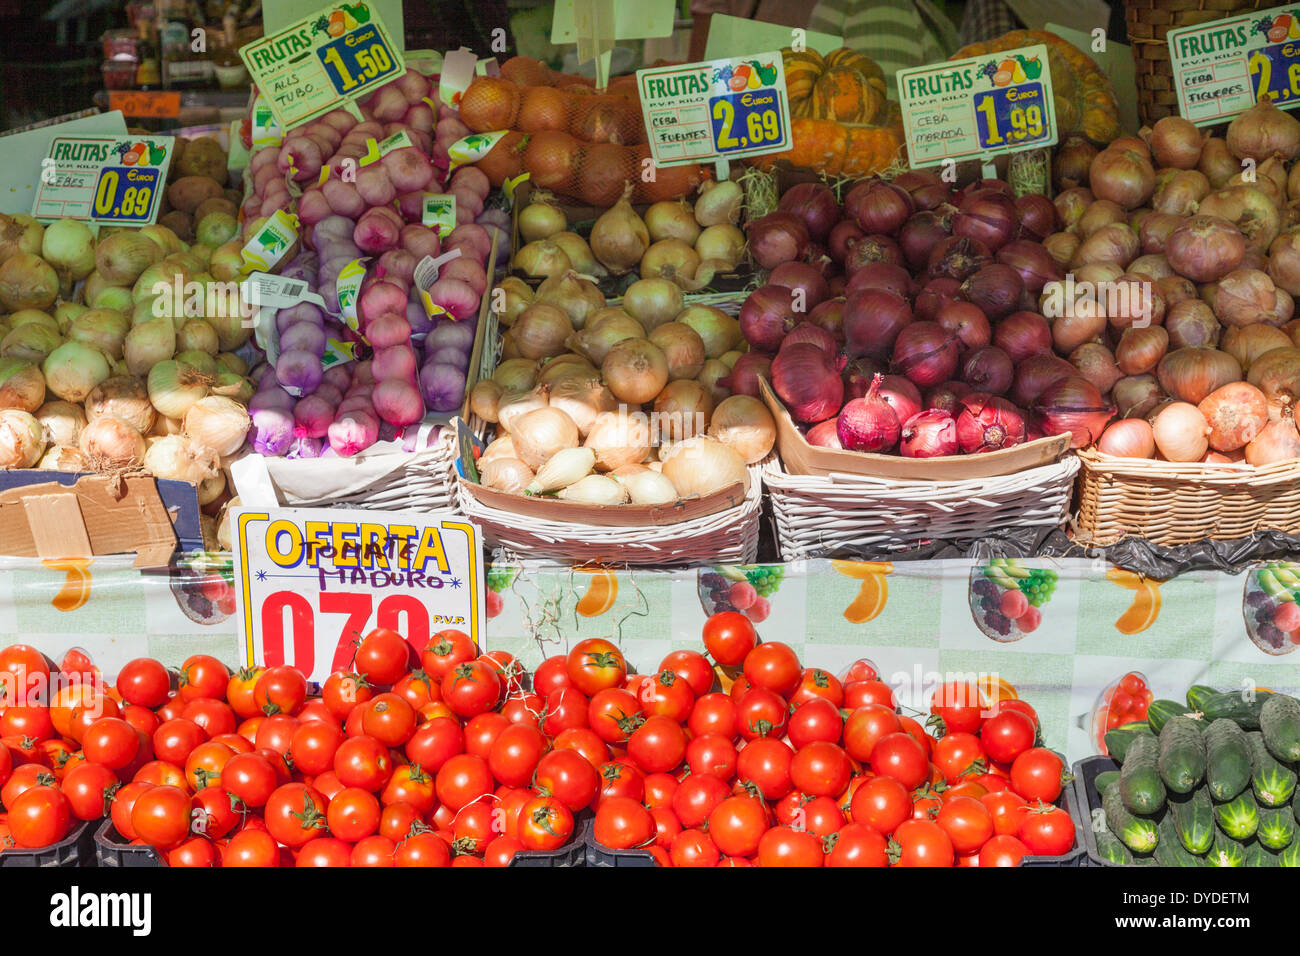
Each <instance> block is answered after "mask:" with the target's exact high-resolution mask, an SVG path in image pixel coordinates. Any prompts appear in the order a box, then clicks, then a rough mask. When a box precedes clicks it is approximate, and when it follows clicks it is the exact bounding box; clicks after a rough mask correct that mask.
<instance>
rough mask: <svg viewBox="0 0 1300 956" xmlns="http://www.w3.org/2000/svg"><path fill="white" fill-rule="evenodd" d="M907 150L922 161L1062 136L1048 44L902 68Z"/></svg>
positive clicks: (982, 154)
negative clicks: (1053, 94)
mask: <svg viewBox="0 0 1300 956" xmlns="http://www.w3.org/2000/svg"><path fill="white" fill-rule="evenodd" d="M898 94H899V103H900V104H901V106H902V112H903V128H904V131H905V136H906V139H907V155H908V159H909V160H910V162H911V165H913V166H915V167H924V166H935V165H938V164H940V163H944V162H948V161H954V162H957V161H962V160H968V159H977V158H987V157H990V156H993V155H995V154H998V153H1014V152H1018V151H1020V150H1022V149H1038V148H1040V147H1044V146H1051V145H1053V144H1055V143H1056V113H1055V105H1054V101H1053V99H1052V71H1051V69H1050V68H1049V66H1048V64H1047V47H1045V46H1042V45H1039V46H1030V47H1021V48H1020V49H1017V50H1008V51H1006V52H1004V53H999V54H996V55H994V56H992V57H989V56H982V57H970V58H969V59H965V60H949V61H947V62H944V63H934V64H930V65H928V66H921V67H916V68H913V69H907V70H899V71H898Z"/></svg>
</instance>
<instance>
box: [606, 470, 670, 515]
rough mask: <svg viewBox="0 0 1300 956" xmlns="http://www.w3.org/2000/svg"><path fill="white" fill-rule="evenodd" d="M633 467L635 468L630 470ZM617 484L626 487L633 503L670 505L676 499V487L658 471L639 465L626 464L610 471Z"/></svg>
mask: <svg viewBox="0 0 1300 956" xmlns="http://www.w3.org/2000/svg"><path fill="white" fill-rule="evenodd" d="M632 468H635V469H636V470H635V471H633V470H631V469H632ZM611 474H613V476H614V477H615V478H616V479H618V482H619V484H621V485H622V486H623V487H624V488H626V489H627V493H628V497H629V498H630V499H631V501H632V504H634V505H647V506H656V505H670V504H672V503H673V502H674V501H676V500H677V489H676V488H674V487H673V483H672V482H671V481H669V480H668V479H667V478H665V477H664V476H663V475H662V474H660V473H659V472H655V471H651V470H650V469H649V468H645V467H642V466H641V465H634V466H627V467H625V468H620V469H618V471H615V472H611Z"/></svg>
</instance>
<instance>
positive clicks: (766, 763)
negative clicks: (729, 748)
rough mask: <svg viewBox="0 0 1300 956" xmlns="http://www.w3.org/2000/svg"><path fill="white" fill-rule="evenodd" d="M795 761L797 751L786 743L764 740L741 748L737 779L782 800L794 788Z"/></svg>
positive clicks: (770, 796)
mask: <svg viewBox="0 0 1300 956" xmlns="http://www.w3.org/2000/svg"><path fill="white" fill-rule="evenodd" d="M793 760H794V751H792V750H791V749H790V748H789V747H788V746H786V745H785V744H784V743H782V742H781V741H779V740H773V739H772V738H771V737H760V738H758V739H757V740H751V741H750V742H749V743H747V744H745V746H744V747H743V748H741V751H740V755H739V756H738V757H737V758H736V778H737V779H738V780H740V781H741V782H742V783H744V782H748V783H752V784H754V785H755V786H756V787H758V790H759V792H760V793H762V794H763V796H764V797H765V798H766V799H768V800H780V799H781V798H782V797H784V796H785V795H786V794H787V793H789V792H790V791H791V790H792V789H793V787H794V784H793V783H792V782H791V780H790V764H791V763H792V762H793ZM731 855H732V856H735V855H736V854H731Z"/></svg>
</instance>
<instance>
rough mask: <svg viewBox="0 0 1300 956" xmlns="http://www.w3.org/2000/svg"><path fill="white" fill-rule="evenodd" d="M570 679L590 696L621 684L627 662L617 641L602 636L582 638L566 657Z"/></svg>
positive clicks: (625, 673)
mask: <svg viewBox="0 0 1300 956" xmlns="http://www.w3.org/2000/svg"><path fill="white" fill-rule="evenodd" d="M565 670H566V672H567V673H568V675H569V681H570V683H572V685H573V686H574V687H576V688H578V690H580V691H582V692H583V693H584V694H586V695H587V696H588V697H590V696H591V695H593V694H595V693H596V692H597V691H602V690H605V689H607V688H610V687H620V686H622V684H623V679H624V678H625V677H627V662H626V661H625V660H623V652H622V651H620V650H619V649H618V645H616V644H614V643H613V642H612V641H607V640H605V639H604V638H603V637H589V638H587V639H586V640H585V641H579V642H578V643H577V644H575V645H574V646H573V650H571V651H569V655H568V657H567V658H566V659H565Z"/></svg>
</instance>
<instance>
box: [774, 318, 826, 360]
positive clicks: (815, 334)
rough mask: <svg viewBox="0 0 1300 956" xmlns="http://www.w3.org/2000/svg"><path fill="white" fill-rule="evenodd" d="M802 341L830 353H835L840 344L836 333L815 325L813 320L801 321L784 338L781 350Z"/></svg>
mask: <svg viewBox="0 0 1300 956" xmlns="http://www.w3.org/2000/svg"><path fill="white" fill-rule="evenodd" d="M800 342H811V343H812V344H813V345H815V346H817V347H818V348H819V349H821V350H822V351H823V352H826V353H828V354H830V355H834V354H835V351H836V348H837V346H838V344H839V343H837V342H836V340H835V336H834V335H832V334H831V333H830V332H827V331H826V330H825V329H823V328H821V327H820V326H817V325H813V324H812V323H811V322H800V323H799V324H798V325H796V326H795V327H794V328H793V329H791V330H790V332H789V334H788V335H786V337H785V339H784V340H782V342H781V351H785V350H786V349H788V348H790V346H792V345H798V344H799V343H800Z"/></svg>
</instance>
